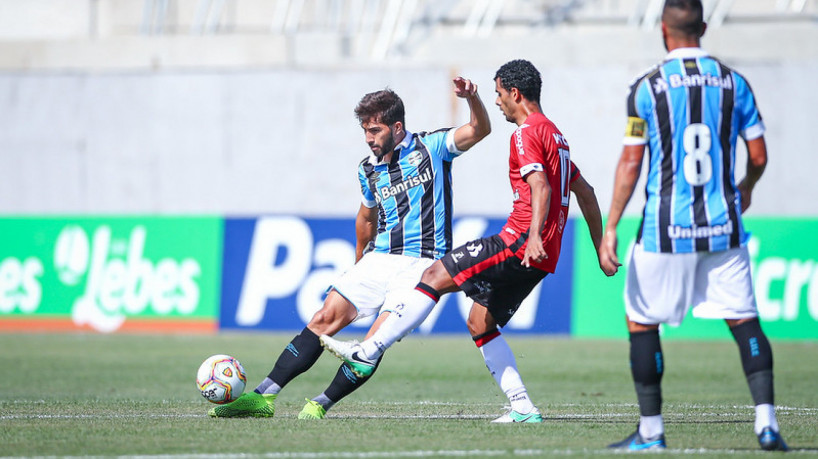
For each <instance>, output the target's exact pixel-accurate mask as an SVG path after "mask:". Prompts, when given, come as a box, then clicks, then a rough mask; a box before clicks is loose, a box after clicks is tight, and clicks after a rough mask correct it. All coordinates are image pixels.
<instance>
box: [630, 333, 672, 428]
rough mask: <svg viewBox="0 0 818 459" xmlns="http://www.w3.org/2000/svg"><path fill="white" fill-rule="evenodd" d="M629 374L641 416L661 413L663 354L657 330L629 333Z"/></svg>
mask: <svg viewBox="0 0 818 459" xmlns="http://www.w3.org/2000/svg"><path fill="white" fill-rule="evenodd" d="M630 342H631V374H632V375H633V385H634V387H635V388H636V398H637V400H639V413H640V414H641V415H642V416H656V415H659V414H662V375H663V374H664V371H665V369H664V366H665V362H664V356H663V355H662V344H661V342H660V341H659V330H649V331H644V332H636V333H631V334H630Z"/></svg>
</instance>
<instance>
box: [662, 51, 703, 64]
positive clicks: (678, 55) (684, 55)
mask: <svg viewBox="0 0 818 459" xmlns="http://www.w3.org/2000/svg"><path fill="white" fill-rule="evenodd" d="M709 55H710V54H709V53H708V52H707V51H705V50H703V49H701V48H676V49H674V50H673V51H671V52H669V53H667V56H665V60H667V61H669V60H671V59H690V58H696V57H705V56H709Z"/></svg>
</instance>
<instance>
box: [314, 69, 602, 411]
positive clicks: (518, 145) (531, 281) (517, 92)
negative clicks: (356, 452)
mask: <svg viewBox="0 0 818 459" xmlns="http://www.w3.org/2000/svg"><path fill="white" fill-rule="evenodd" d="M541 87H542V80H541V78H540V73H539V71H537V69H536V68H535V67H534V65H532V64H531V63H530V62H528V61H525V60H514V61H511V62H508V63H506V64H504V65H503V66H501V67H500V69H499V70H498V71H497V73H496V75H495V89H496V91H497V101H496V104H497V105H498V107H499V108H500V110H501V111H502V112H503V114H504V115H505V117H506V120H507V121H509V122H511V123H514V124H516V125H517V129H516V130H515V131H514V133H513V134H512V136H511V144H510V150H511V152H510V155H509V180H510V182H511V190H512V192H513V195H514V204H513V210H512V212H511V215H510V216H509V218H508V221H507V222H506V225H505V226H504V227H503V230H502V231H501V232H500V234H496V235H494V236H491V237H486V238H481V239H477V240H474V241H471V242H468V243H466V244H464V245H462V246H460V247H458V248H456V249H454V250H452V251H451V252H450V253H448V254H447V255H446V256H444V257H443V258H441V259H440V260H438V261H436V262H435V263H434V264H432V265H431V266H430V267H429V268H428V269H427V270H426V271H425V272H424V273H423V276H422V277H421V280H420V283H418V284H417V285H416V286H415V288H414V289H411V290H407V291H406V292H405V294H404V295H403V297H402V299H401V305H402V307H401V308H399V309H397V310H395V311H394V312H393V313H392V314H391V315H390V316H389V317H388V318H386V319H385V321H384V322H383V323H382V324H380V328H379V329H378V330H377V331H376V332H375V333H373V334H371V337H370V338H368V339H366V340H365V341H364V342H363V343H360V344H358V343H349V342H344V341H339V340H335V339H332V338H330V337H327V336H322V337H321V341H322V343H323V344H324V347H326V348H327V349H328V350H330V351H331V352H333V353H334V354H335V355H337V356H338V357H340V358H341V359H342V360H344V361H345V362H346V363H347V364H349V365H350V366H351V368H352V369H353V370H354V371H356V372H357V373H358V374H359V375H366V374H369V373H370V372H372V371H374V370H375V368H376V366H377V362H378V359H379V358H380V356H381V354H382V353H383V352H384V351H385V350H386V349H387V348H388V347H389V346H391V345H392V344H394V343H395V342H396V341H397V340H399V339H400V338H402V337H403V336H405V335H406V334H407V333H409V332H410V331H412V330H413V329H414V328H415V327H417V326H418V325H420V324H421V323H422V322H423V320H424V319H425V318H426V316H427V315H428V314H429V312H430V311H431V310H432V309H433V308H434V306H435V304H437V302H438V300H439V299H440V296H441V295H443V294H445V293H449V292H454V291H458V290H462V291H464V292H465V293H466V295H468V296H469V297H470V298H471V299H473V300H474V304H473V305H472V308H471V311H470V312H469V317H468V319H467V326H468V329H469V332H470V334H471V336H472V339H473V340H474V342H475V344H476V345H477V347H478V349H479V350H480V353H481V354H482V356H483V359H484V360H485V362H486V367H487V368H488V370H489V372H490V373H491V374H492V376H493V377H494V379H495V381H496V382H497V384H498V385H499V386H500V388H501V389H502V390H503V392H504V393H505V394H506V396H507V397H508V399H509V402H510V403H511V410H510V411H509V412H508V413H506V414H504V415H503V416H501V417H499V418H497V419H495V420H494V421H493V422H527V423H530V422H542V415H541V414H540V412H539V410H538V409H537V407H536V406H534V404H533V402H532V401H531V399H530V398H529V396H528V392H527V390H526V388H525V385H524V384H523V381H522V378H521V377H520V374H519V371H518V370H517V363H516V361H515V359H514V354H513V353H512V352H511V348H510V347H509V345H508V343H506V341H505V339H504V338H503V336H502V335H501V334H500V331H499V329H498V327H503V326H505V325H506V324H507V323H508V321H509V320H510V319H511V317H512V316H513V315H514V313H515V312H516V311H517V309H518V308H519V307H520V304H521V303H522V301H523V300H524V299H525V297H526V296H528V294H529V293H530V292H531V290H532V289H533V288H534V287H535V286H536V285H537V284H539V283H540V281H541V280H542V279H543V278H545V276H546V275H547V274H548V273H553V272H554V270H555V269H556V266H557V261H558V260H559V255H560V247H561V243H562V232H563V230H564V228H565V221H566V218H567V215H568V204H569V201H570V193H572V192H573V193H574V194H575V195H576V197H577V201H578V203H579V206H580V209H581V210H582V214H583V216H584V217H585V220H586V221H587V222H588V227H589V230H590V232H591V239H592V240H593V242H594V246H595V247H596V248H597V250H598V249H599V244H600V242H601V239H602V217H601V214H600V211H599V204H598V203H597V199H596V195H595V194H594V190H593V188H592V187H591V186H590V185H589V184H588V182H586V181H585V179H584V178H583V177H582V175H581V174H580V173H579V170H578V169H577V167H576V166H575V165H574V163H573V162H572V161H571V157H570V151H569V147H568V141H567V140H566V139H565V137H564V136H563V135H562V133H561V132H560V131H559V129H557V127H556V125H554V123H553V122H552V121H551V120H549V119H548V118H547V117H546V116H545V115H544V114H543V113H542V109H541V107H540V90H541ZM600 266H601V265H600ZM616 270H617V268H616V267H613V268H612V269H611V270H610V271H608V272H606V274H607V275H613V274H614V273H615V272H616Z"/></svg>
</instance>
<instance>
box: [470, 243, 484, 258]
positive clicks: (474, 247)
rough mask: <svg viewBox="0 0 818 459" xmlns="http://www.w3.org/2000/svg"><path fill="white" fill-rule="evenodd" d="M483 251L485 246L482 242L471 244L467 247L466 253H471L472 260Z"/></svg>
mask: <svg viewBox="0 0 818 459" xmlns="http://www.w3.org/2000/svg"><path fill="white" fill-rule="evenodd" d="M482 250H483V244H482V243H480V242H478V243H474V242H470V243H469V244H468V245H466V251H467V252H469V255H471V256H472V258H473V257H476V256H477V255H478V254H479V253H480V252H481V251H482Z"/></svg>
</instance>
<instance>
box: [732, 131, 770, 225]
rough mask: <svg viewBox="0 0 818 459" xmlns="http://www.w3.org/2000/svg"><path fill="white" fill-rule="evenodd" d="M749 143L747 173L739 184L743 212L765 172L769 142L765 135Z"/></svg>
mask: <svg viewBox="0 0 818 459" xmlns="http://www.w3.org/2000/svg"><path fill="white" fill-rule="evenodd" d="M746 144H747V175H745V176H744V179H743V180H742V181H741V182H740V183H739V184H738V190H739V192H740V193H741V213H744V211H745V210H747V208H748V207H750V204H751V203H752V198H753V188H754V187H755V185H756V182H758V179H760V178H761V174H763V173H764V169H765V168H766V167H767V143H766V142H765V141H764V136H761V137H758V138H756V139H753V140H748V141H747V142H746Z"/></svg>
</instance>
